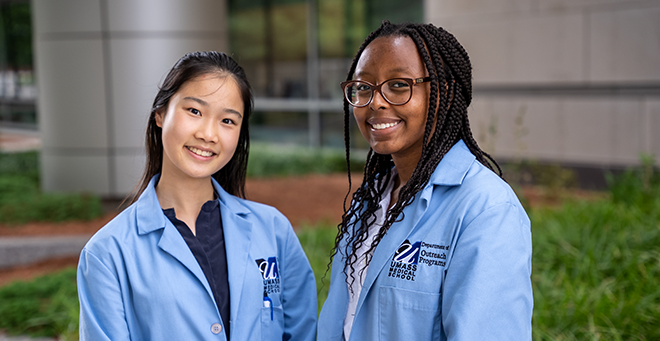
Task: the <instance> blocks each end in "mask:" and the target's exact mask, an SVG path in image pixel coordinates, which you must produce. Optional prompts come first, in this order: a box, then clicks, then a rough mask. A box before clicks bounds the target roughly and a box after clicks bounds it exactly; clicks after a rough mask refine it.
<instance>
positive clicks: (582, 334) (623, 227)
mask: <svg viewBox="0 0 660 341" xmlns="http://www.w3.org/2000/svg"><path fill="white" fill-rule="evenodd" d="M645 167H646V168H644V167H642V168H641V169H637V170H631V171H628V172H626V173H624V174H622V175H620V176H618V177H611V179H610V186H611V194H612V195H611V198H610V199H607V200H601V201H597V202H574V203H568V204H565V205H564V206H563V207H562V208H560V209H555V210H551V209H536V210H533V211H532V212H531V219H532V240H533V247H534V254H533V262H532V265H533V272H532V283H533V286H534V300H535V307H534V320H533V332H534V339H535V340H599V339H604V340H658V339H660V328H658V326H660V181H657V179H658V173H657V171H655V170H653V168H652V167H651V168H648V166H645ZM644 172H646V180H644V179H645V178H644V176H643V175H644Z"/></svg>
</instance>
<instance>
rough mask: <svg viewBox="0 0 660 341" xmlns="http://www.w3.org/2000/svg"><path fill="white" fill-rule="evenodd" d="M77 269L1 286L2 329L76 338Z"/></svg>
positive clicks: (16, 332) (18, 332)
mask: <svg viewBox="0 0 660 341" xmlns="http://www.w3.org/2000/svg"><path fill="white" fill-rule="evenodd" d="M78 309H79V308H78V294H77V289H76V269H74V268H69V269H66V270H63V271H61V272H58V273H54V274H51V275H47V276H43V277H40V278H37V279H35V280H32V281H28V282H25V281H17V282H13V283H12V284H9V285H7V286H4V287H2V288H0V329H4V330H6V331H7V332H8V333H9V334H28V335H31V336H56V335H59V336H60V339H61V340H66V339H70V340H74V339H77V333H78V311H79V310H78Z"/></svg>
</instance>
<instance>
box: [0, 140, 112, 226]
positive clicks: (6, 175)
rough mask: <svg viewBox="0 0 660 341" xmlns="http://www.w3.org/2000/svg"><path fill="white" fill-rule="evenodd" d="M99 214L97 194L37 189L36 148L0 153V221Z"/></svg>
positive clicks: (82, 218) (47, 219)
mask: <svg viewBox="0 0 660 341" xmlns="http://www.w3.org/2000/svg"><path fill="white" fill-rule="evenodd" d="M101 214H103V210H102V207H101V199H100V198H99V197H98V196H95V195H91V194H85V193H83V194H77V193H71V194H63V193H41V191H40V190H39V170H38V154H37V153H36V152H29V153H17V154H0V223H9V224H20V223H26V222H29V221H64V220H86V219H93V218H96V217H98V216H100V215H101Z"/></svg>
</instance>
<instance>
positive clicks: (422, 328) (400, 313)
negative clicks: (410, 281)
mask: <svg viewBox="0 0 660 341" xmlns="http://www.w3.org/2000/svg"><path fill="white" fill-rule="evenodd" d="M379 295H380V296H379V300H380V306H379V308H378V310H379V312H378V313H379V316H378V324H379V326H378V328H379V334H380V340H436V339H438V338H439V337H440V309H439V307H440V301H441V300H442V298H441V296H440V294H438V293H429V292H421V291H415V290H408V289H401V288H395V287H380V289H379Z"/></svg>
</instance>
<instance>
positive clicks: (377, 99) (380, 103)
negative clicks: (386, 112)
mask: <svg viewBox="0 0 660 341" xmlns="http://www.w3.org/2000/svg"><path fill="white" fill-rule="evenodd" d="M381 91H382V90H381V89H374V94H373V97H372V98H371V103H369V108H371V110H378V109H384V108H385V107H386V106H388V105H389V102H387V101H386V100H385V97H383V94H382V93H380V92H381Z"/></svg>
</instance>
